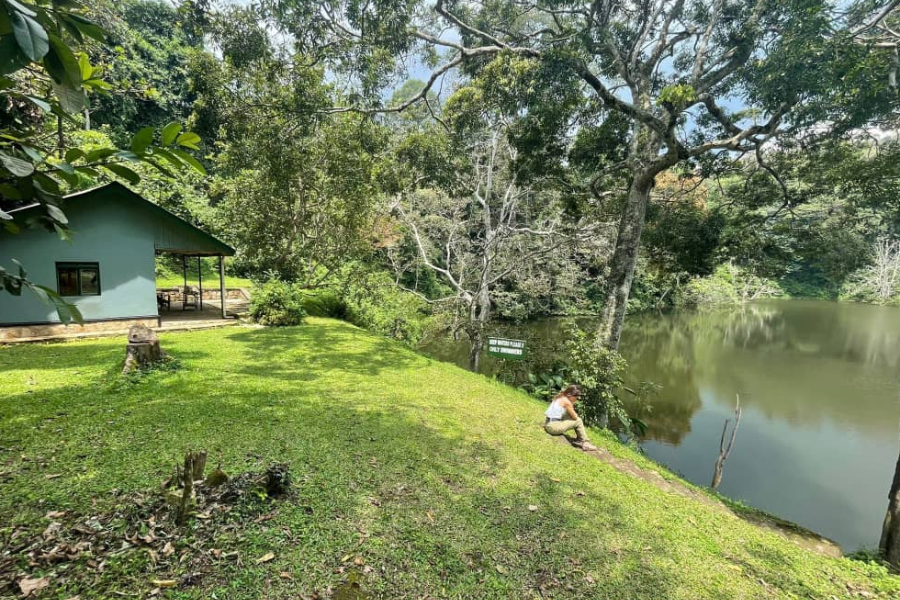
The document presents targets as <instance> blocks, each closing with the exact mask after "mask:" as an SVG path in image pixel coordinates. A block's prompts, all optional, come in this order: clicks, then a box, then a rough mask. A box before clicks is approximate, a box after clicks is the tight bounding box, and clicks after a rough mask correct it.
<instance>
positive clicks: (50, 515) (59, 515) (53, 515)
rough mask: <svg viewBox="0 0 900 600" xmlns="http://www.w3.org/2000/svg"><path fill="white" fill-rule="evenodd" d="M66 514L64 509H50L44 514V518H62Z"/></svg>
mask: <svg viewBox="0 0 900 600" xmlns="http://www.w3.org/2000/svg"><path fill="white" fill-rule="evenodd" d="M64 516H66V511H64V510H51V511H50V512H48V513H47V514H46V515H44V518H45V519H62V518H63V517H64Z"/></svg>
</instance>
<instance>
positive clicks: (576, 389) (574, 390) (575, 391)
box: [562, 383, 581, 396]
mask: <svg viewBox="0 0 900 600" xmlns="http://www.w3.org/2000/svg"><path fill="white" fill-rule="evenodd" d="M562 394H563V395H565V396H581V386H580V385H575V384H574V383H573V384H572V385H570V386H568V387H567V388H566V389H564V390H563V391H562Z"/></svg>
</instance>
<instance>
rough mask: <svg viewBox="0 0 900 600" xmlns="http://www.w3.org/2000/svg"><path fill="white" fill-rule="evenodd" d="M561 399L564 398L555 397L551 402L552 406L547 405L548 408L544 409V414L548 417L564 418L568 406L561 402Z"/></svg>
mask: <svg viewBox="0 0 900 600" xmlns="http://www.w3.org/2000/svg"><path fill="white" fill-rule="evenodd" d="M560 400H562V398H555V399H554V400H553V402H551V403H550V406H549V407H547V410H546V411H544V414H545V415H546V416H547V418H548V419H562V418H563V415H564V414H566V407H565V406H563V405H562V404H560V402H559V401H560Z"/></svg>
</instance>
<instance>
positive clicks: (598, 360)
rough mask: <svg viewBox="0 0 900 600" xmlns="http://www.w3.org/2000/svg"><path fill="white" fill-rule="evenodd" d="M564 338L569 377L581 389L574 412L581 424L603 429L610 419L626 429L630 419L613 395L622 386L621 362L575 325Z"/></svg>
mask: <svg viewBox="0 0 900 600" xmlns="http://www.w3.org/2000/svg"><path fill="white" fill-rule="evenodd" d="M567 337H568V342H567V344H566V346H567V350H568V361H567V362H568V367H569V375H570V377H571V379H572V382H573V383H577V384H578V385H580V386H581V391H582V394H583V395H582V398H581V406H580V407H579V409H578V412H579V414H580V415H581V416H582V418H583V419H584V421H585V423H587V424H588V425H598V426H600V427H606V426H608V424H609V421H610V419H616V420H618V421H619V422H620V423H621V424H622V425H623V426H625V427H626V428H629V429H630V428H631V418H630V417H629V416H628V413H627V412H626V411H625V407H624V406H623V405H622V401H621V400H620V399H619V397H618V396H617V395H616V389H617V388H619V387H620V386H621V385H622V383H623V381H622V375H623V374H624V372H625V367H626V363H625V359H624V358H622V356H621V355H620V354H619V353H618V352H616V351H615V350H611V349H609V348H607V347H606V345H604V344H603V343H602V342H600V341H599V340H598V339H597V338H596V336H593V335H588V334H587V333H585V332H584V331H583V330H582V329H581V328H579V327H578V326H577V325H574V324H573V325H572V326H571V327H570V328H569V332H568V336H567Z"/></svg>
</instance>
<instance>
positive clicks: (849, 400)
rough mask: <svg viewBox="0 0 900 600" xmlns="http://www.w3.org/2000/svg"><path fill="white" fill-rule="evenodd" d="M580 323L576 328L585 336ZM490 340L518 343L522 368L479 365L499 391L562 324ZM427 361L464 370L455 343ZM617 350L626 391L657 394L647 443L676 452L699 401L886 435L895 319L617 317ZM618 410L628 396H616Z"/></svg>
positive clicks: (546, 349)
mask: <svg viewBox="0 0 900 600" xmlns="http://www.w3.org/2000/svg"><path fill="white" fill-rule="evenodd" d="M590 325H591V323H590V322H589V321H586V322H584V323H583V326H585V327H590ZM492 335H501V336H503V337H513V338H517V339H526V340H528V350H527V352H528V354H529V359H530V360H529V361H528V362H526V363H514V362H506V363H501V362H500V361H487V362H486V364H485V365H484V367H485V368H484V370H483V372H484V373H485V374H488V375H496V376H499V377H501V378H503V379H504V380H508V381H509V382H510V383H514V384H515V383H516V382H520V381H522V380H523V377H524V374H525V373H526V372H527V371H529V370H531V371H533V372H541V371H542V370H552V368H553V363H554V362H555V359H556V357H557V356H558V355H559V354H560V353H562V348H561V342H562V340H564V337H565V335H564V321H563V320H556V319H548V320H543V321H538V322H534V323H527V324H523V325H505V326H498V327H497V331H494V332H492ZM434 349H435V351H434V352H432V355H434V356H437V357H439V358H441V359H443V360H452V361H455V362H458V363H459V364H463V365H464V364H465V357H466V350H465V342H462V344H461V345H459V351H458V352H457V349H456V348H455V347H454V343H453V341H452V340H444V341H442V342H440V343H439V344H438V345H437V347H436V348H434ZM621 349H622V352H623V354H624V355H625V358H626V359H628V363H629V372H628V376H627V382H628V385H629V387H633V388H635V389H636V388H637V387H638V386H639V385H640V383H641V381H645V380H650V381H653V382H654V383H657V384H659V385H661V386H662V389H661V391H660V393H659V394H658V395H657V396H656V397H655V398H653V399H652V401H651V404H652V412H651V413H650V414H649V415H645V417H644V420H645V422H646V423H647V425H648V430H647V438H649V439H653V440H658V441H661V442H665V443H669V444H680V443H681V442H682V441H683V439H684V437H685V436H686V435H687V434H688V433H690V431H691V420H692V419H693V417H694V415H695V414H696V413H697V411H699V410H700V408H701V406H702V401H701V392H702V398H704V399H707V401H713V402H716V403H718V404H719V405H720V406H721V407H722V408H724V409H726V410H727V411H728V412H730V411H731V409H732V407H733V402H734V395H735V393H740V394H741V399H742V402H743V403H744V404H745V406H746V407H747V409H748V410H757V411H759V412H761V413H763V414H764V415H765V416H766V417H768V418H770V419H778V420H783V421H786V422H788V423H791V424H794V425H798V426H801V425H805V426H809V425H815V424H818V423H821V422H823V421H824V420H829V419H830V420H832V421H836V422H839V423H841V426H842V427H845V428H853V429H856V430H858V431H860V432H863V433H866V434H871V433H875V434H878V435H879V436H880V435H882V434H884V435H885V436H891V439H893V438H894V437H895V433H896V422H897V412H898V411H897V400H898V392H897V389H898V388H897V383H898V381H897V379H898V376H897V374H896V373H897V371H898V367H900V310H898V309H896V308H885V307H872V306H861V305H850V304H839V303H828V302H804V301H795V300H792V301H780V302H767V303H760V304H750V305H745V306H741V307H729V308H727V309H716V310H700V311H678V312H673V313H669V314H664V315H661V314H658V313H648V314H642V315H634V316H631V317H629V323H628V327H627V328H626V331H625V335H624V337H623V339H622V344H621ZM623 400H625V401H626V403H628V402H629V401H632V400H633V399H632V398H631V397H630V395H629V394H627V393H625V394H623Z"/></svg>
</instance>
